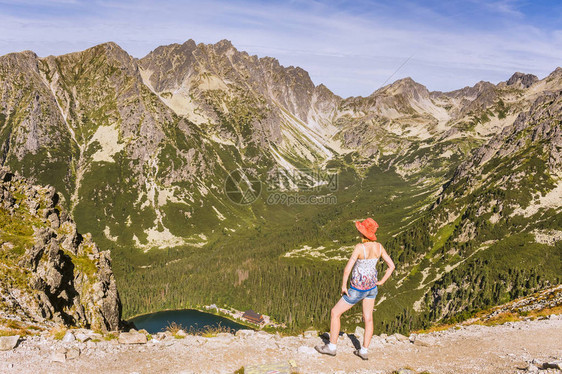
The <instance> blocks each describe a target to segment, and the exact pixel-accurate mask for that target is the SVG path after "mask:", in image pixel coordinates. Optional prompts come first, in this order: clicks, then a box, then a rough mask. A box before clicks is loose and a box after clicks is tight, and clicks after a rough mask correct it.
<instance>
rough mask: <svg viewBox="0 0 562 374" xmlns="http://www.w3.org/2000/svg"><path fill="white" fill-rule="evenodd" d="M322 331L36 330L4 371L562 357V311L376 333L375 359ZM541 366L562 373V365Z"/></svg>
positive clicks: (507, 366) (219, 369)
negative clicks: (144, 335)
mask: <svg viewBox="0 0 562 374" xmlns="http://www.w3.org/2000/svg"><path fill="white" fill-rule="evenodd" d="M320 343H322V340H321V338H319V337H309V338H304V337H302V336H301V337H280V336H276V335H269V334H266V333H263V332H258V333H250V334H248V336H236V337H235V336H233V335H229V334H221V335H220V336H217V337H213V338H203V337H197V336H187V337H186V338H184V339H175V338H173V337H167V338H165V339H162V340H161V341H157V340H156V339H154V340H151V341H149V342H148V343H147V344H134V345H133V344H130V345H127V344H119V343H118V342H117V340H112V341H101V342H98V343H94V342H91V341H90V342H86V343H82V342H78V341H75V342H70V343H63V342H62V341H54V340H52V339H46V338H41V337H33V338H28V339H26V340H23V341H21V342H20V344H19V345H18V346H17V347H16V348H15V349H14V350H11V351H4V352H0V372H2V373H33V374H36V373H57V374H58V373H143V374H144V373H232V372H234V371H235V370H238V369H240V368H241V367H243V366H248V365H256V364H267V363H284V364H287V362H288V361H290V360H292V361H293V363H294V364H296V369H294V370H295V371H296V372H298V373H337V372H340V373H391V372H392V371H393V370H397V369H400V368H406V367H409V368H410V369H412V370H414V371H415V372H418V373H419V372H422V371H428V372H430V373H432V374H433V373H494V374H495V373H522V372H527V367H528V365H529V362H531V361H532V360H533V359H535V360H539V361H541V362H544V361H548V362H553V361H556V360H561V359H562V316H552V317H551V318H549V319H543V320H535V321H521V322H514V323H506V324H503V325H499V326H493V327H486V326H480V325H472V326H466V327H462V328H460V329H454V328H452V329H449V330H445V331H441V332H435V333H431V334H424V335H420V336H418V337H417V340H416V342H415V343H411V342H410V341H408V340H406V341H397V340H396V339H395V338H393V337H387V338H384V337H375V338H374V340H373V343H371V348H370V349H369V354H370V359H369V361H362V360H360V359H359V358H358V357H356V356H354V355H353V350H354V347H353V343H352V341H351V339H350V338H349V337H342V338H341V339H340V341H339V342H338V354H337V356H336V357H329V356H322V355H320V354H318V353H316V352H315V351H314V350H313V347H314V345H316V344H320ZM64 347H66V348H78V349H80V351H81V354H80V356H79V357H78V358H76V359H67V360H66V361H65V362H53V361H52V360H53V358H54V357H55V355H54V354H53V352H56V351H57V350H59V352H60V349H61V348H64ZM540 372H541V373H560V371H558V370H555V369H549V370H541V371H540Z"/></svg>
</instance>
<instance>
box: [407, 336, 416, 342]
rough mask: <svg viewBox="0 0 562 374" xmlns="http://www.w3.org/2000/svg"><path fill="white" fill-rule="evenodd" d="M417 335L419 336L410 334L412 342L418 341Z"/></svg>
mask: <svg viewBox="0 0 562 374" xmlns="http://www.w3.org/2000/svg"><path fill="white" fill-rule="evenodd" d="M416 337H417V335H416V334H412V335H410V337H409V338H408V339H409V340H410V343H414V342H415V341H416Z"/></svg>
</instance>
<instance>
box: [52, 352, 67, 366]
mask: <svg viewBox="0 0 562 374" xmlns="http://www.w3.org/2000/svg"><path fill="white" fill-rule="evenodd" d="M51 362H62V363H65V362H66V349H64V348H60V349H57V350H56V351H54V352H53V353H51Z"/></svg>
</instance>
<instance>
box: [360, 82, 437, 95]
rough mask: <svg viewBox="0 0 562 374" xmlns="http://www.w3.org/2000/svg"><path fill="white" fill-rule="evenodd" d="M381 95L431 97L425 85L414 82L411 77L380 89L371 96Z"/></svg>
mask: <svg viewBox="0 0 562 374" xmlns="http://www.w3.org/2000/svg"><path fill="white" fill-rule="evenodd" d="M379 94H383V95H391V96H394V95H399V94H404V95H406V96H427V95H429V91H428V89H427V87H425V86H424V85H423V84H420V83H418V82H416V81H414V80H413V79H412V78H410V77H406V78H402V79H399V80H397V81H395V82H394V83H391V84H389V85H386V86H384V87H382V88H379V89H378V90H376V91H375V92H374V93H373V94H372V95H371V96H374V95H379Z"/></svg>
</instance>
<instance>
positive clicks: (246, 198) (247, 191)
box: [224, 169, 262, 205]
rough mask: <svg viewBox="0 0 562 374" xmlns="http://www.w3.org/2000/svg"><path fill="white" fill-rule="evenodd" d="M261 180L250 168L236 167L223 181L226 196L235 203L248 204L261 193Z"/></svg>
mask: <svg viewBox="0 0 562 374" xmlns="http://www.w3.org/2000/svg"><path fill="white" fill-rule="evenodd" d="M261 187H262V186H261V181H260V180H259V178H258V177H257V176H256V175H255V172H254V170H252V169H236V170H234V171H232V172H230V173H229V174H228V176H227V177H226V179H225V181H224V192H225V193H226V196H227V197H228V198H229V199H230V200H231V201H232V202H233V203H236V204H240V205H248V204H251V203H253V202H254V201H256V200H257V199H258V197H259V196H260V194H261V189H262V188H261Z"/></svg>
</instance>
